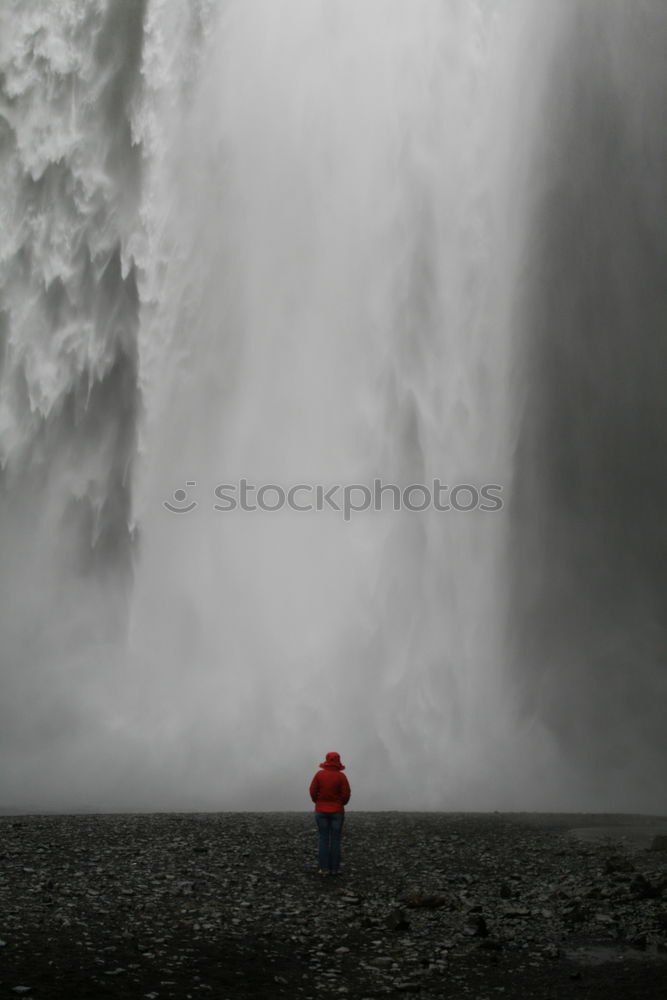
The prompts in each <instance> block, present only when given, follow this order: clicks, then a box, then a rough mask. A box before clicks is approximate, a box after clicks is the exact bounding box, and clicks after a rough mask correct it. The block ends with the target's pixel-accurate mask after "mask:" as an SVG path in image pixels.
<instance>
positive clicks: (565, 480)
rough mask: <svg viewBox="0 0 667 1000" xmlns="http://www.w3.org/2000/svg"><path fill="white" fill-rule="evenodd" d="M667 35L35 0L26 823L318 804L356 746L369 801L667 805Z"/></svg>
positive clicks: (433, 18) (563, 23)
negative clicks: (494, 504) (488, 488)
mask: <svg viewBox="0 0 667 1000" xmlns="http://www.w3.org/2000/svg"><path fill="white" fill-rule="evenodd" d="M666 43H667V11H665V10H664V9H663V5H662V3H661V2H659V0H638V2H635V3H633V4H632V5H630V4H628V3H627V2H625V0H544V2H542V3H541V4H540V5H539V6H538V5H537V4H535V3H533V2H529V0H476V2H471V0H448V2H447V3H442V2H441V0H414V2H411V3H410V4H407V3H405V2H404V0H362V2H355V3H352V0H326V2H325V0H284V2H283V3H281V4H276V3H274V2H271V0H219V2H216V0H198V2H192V3H188V4H183V3H181V2H179V0H147V2H145V3H141V2H138V0H137V2H135V0H63V2H62V3H58V4H52V3H47V2H46V0H21V2H20V3H19V2H18V0H14V2H12V0H4V3H3V5H2V7H1V8H0V69H1V70H2V76H1V77H0V167H1V169H0V289H1V296H2V297H1V299H0V347H1V351H0V358H1V368H0V458H1V461H2V480H1V489H0V560H1V562H0V571H1V579H0V588H1V589H0V665H1V683H2V690H1V700H0V713H1V716H0V723H1V725H0V753H1V755H2V756H1V761H0V765H1V767H0V808H4V809H17V810H21V809H61V810H69V809H139V810H142V809H143V810H152V809H190V808H194V809H229V808H233V809H260V810H264V809H281V808H283V809H294V808H308V807H309V803H308V800H307V797H306V786H307V783H308V781H309V779H310V777H311V775H312V772H313V771H314V769H315V768H316V766H317V764H318V762H319V761H320V760H321V759H323V754H324V753H325V752H326V751H327V750H331V749H336V750H338V751H340V753H341V755H342V757H343V760H344V761H346V762H347V764H348V774H349V777H350V780H351V783H352V787H353V800H352V804H353V805H356V806H357V807H358V808H366V809H373V808H385V809H404V808H405V809H407V808H410V809H463V808H474V809H496V808H502V809H523V808H526V809H582V810H583V809H585V810H594V809H608V810H615V811H618V810H623V809H625V810H643V811H651V812H663V811H664V810H665V793H664V781H663V778H662V776H663V774H664V768H665V763H666V760H665V758H666V757H667V744H666V742H665V739H664V735H663V730H664V725H663V719H664V708H665V700H666V695H667V685H666V680H665V678H666V676H667V674H666V672H665V663H664V657H665V653H664V650H665V648H667V646H666V643H665V621H666V619H665V612H664V602H665V595H667V587H666V586H665V585H666V584H667V580H666V579H665V575H666V573H667V570H666V569H665V566H666V563H665V542H666V538H665V519H664V516H663V508H664V506H665V500H666V499H667V496H666V493H667V490H666V489H665V473H664V470H663V459H662V456H663V454H664V452H665V445H666V444H667V441H666V440H665V438H666V437H667V420H666V419H665V418H666V417H667V414H666V413H665V409H666V406H667V404H665V402H664V398H665V397H664V393H663V384H662V383H663V379H664V371H665V361H666V360H667V359H666V358H665V354H666V353H667V349H666V347H665V337H664V330H665V322H666V319H667V308H666V307H667V302H666V299H667V285H666V284H665V282H664V274H665V264H666V263H667V260H666V257H667V222H666V219H667V216H666V215H665V213H664V202H665V173H664V165H665V161H666V155H667V125H666V124H665V119H664V114H663V110H664V109H663V104H664V94H665V92H666V88H667V64H666V61H665V57H664V52H665V51H666V48H665V45H666ZM241 477H245V478H247V479H248V480H250V481H251V482H255V483H258V484H261V483H270V482H274V483H277V484H281V485H283V486H285V487H289V486H290V485H292V484H295V483H299V482H301V483H313V484H315V483H322V484H324V485H325V486H328V485H331V484H334V483H343V484H344V483H355V482H356V483H372V481H373V479H374V478H375V477H381V478H382V479H383V481H384V482H396V483H398V484H401V485H407V484H409V483H425V484H428V483H429V482H431V481H432V480H433V478H435V477H437V478H439V479H441V480H442V481H443V482H445V483H448V484H449V485H450V486H451V485H453V484H455V483H466V482H467V483H474V484H478V485H481V484H483V483H496V484H500V485H501V486H502V488H503V499H504V507H503V509H502V510H501V511H499V512H495V513H483V512H481V511H474V512H469V513H463V512H457V511H450V512H446V513H444V512H437V511H433V510H429V511H425V512H423V513H411V512H393V511H391V510H384V511H382V512H379V513H378V512H370V511H367V512H363V513H359V514H357V515H355V516H353V518H352V520H351V521H350V523H345V521H344V520H343V517H342V515H341V514H337V513H335V512H334V511H323V512H320V513H294V512H290V511H278V512H275V513H243V512H240V511H234V512H220V511H216V510H214V508H213V504H214V502H215V496H214V493H213V491H214V489H215V487H216V485H217V484H220V483H234V482H236V481H238V480H239V479H240V478H241ZM186 483H191V484H194V485H190V486H187V487H186ZM179 489H187V502H190V501H192V502H196V503H197V507H196V508H194V509H193V510H192V511H190V512H189V513H172V512H170V511H169V510H167V509H165V507H164V505H163V504H164V502H165V501H170V502H172V503H173V502H174V493H175V491H177V490H179ZM185 503H186V501H183V504H185Z"/></svg>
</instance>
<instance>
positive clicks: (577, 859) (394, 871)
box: [0, 811, 667, 1000]
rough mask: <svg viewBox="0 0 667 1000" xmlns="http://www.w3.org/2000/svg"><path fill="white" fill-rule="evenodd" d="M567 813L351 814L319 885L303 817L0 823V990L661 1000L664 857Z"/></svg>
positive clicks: (223, 999) (77, 994) (94, 997)
mask: <svg viewBox="0 0 667 1000" xmlns="http://www.w3.org/2000/svg"><path fill="white" fill-rule="evenodd" d="M590 821H591V818H590V817H588V818H587V820H586V822H590ZM605 822H606V823H607V824H609V823H611V826H612V828H613V821H611V820H610V818H609V817H606V818H605ZM623 822H625V823H627V822H628V818H627V817H624V818H623ZM584 825H585V823H584V822H582V818H581V817H549V816H527V815H525V816H524V815H522V816H517V815H501V814H480V815H471V814H444V813H357V812H354V811H352V812H349V813H348V815H347V818H346V825H345V833H344V846H343V852H344V856H343V874H342V875H341V876H340V877H339V878H333V877H322V876H318V875H317V873H316V858H315V848H316V833H315V827H314V822H313V817H312V814H310V813H265V814H262V813H223V814H203V815H199V814H197V815H195V814H188V815H173V814H171V815H170V814H158V815H102V816H25V817H0V861H1V862H2V867H1V873H0V993H1V994H2V995H3V996H8V997H11V996H14V997H16V996H26V997H33V996H34V997H36V998H38V997H42V998H47V997H48V998H60V997H63V998H68V1000H79V998H89V1000H100V998H105V997H109V998H121V997H123V998H146V1000H166V998H174V1000H176V998H178V1000H189V998H200V997H211V998H215V1000H237V998H238V1000H241V998H260V997H261V998H265V997H266V998H269V997H290V998H304V1000H315V998H320V997H321V998H328V997H331V998H333V997H348V998H350V1000H364V998H367V1000H371V998H378V997H385V996H387V997H390V996H397V997H398V996H401V995H407V996H412V995H414V996H418V997H420V998H422V1000H431V998H433V1000H435V998H438V1000H440V998H442V997H447V998H450V1000H457V998H461V1000H463V998H471V1000H491V998H498V997H503V998H514V997H516V998H519V997H521V1000H526V998H530V997H534V998H545V1000H546V998H549V1000H558V998H561V997H562V998H563V1000H565V998H568V1000H569V998H570V997H572V996H573V995H575V994H576V996H578V997H600V998H602V997H604V998H605V1000H614V998H616V997H618V998H619V1000H633V998H637V1000H640V998H641V1000H653V998H655V1000H658V998H660V1000H664V998H665V997H666V996H667V851H665V850H662V849H660V848H656V847H654V846H653V845H652V846H653V849H641V850H639V849H637V848H636V847H634V846H633V845H632V844H631V843H630V842H624V841H618V840H616V839H614V838H613V837H612V836H605V837H604V838H602V839H598V840H595V839H590V840H586V839H580V838H578V837H575V836H572V835H571V834H570V833H569V832H568V828H569V827H573V826H584ZM664 825H666V826H667V824H664Z"/></svg>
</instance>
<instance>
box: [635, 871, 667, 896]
mask: <svg viewBox="0 0 667 1000" xmlns="http://www.w3.org/2000/svg"><path fill="white" fill-rule="evenodd" d="M630 892H631V894H632V895H633V896H634V898H635V899H657V898H658V896H660V894H661V892H660V889H659V888H658V887H657V886H654V885H651V883H650V882H649V880H648V879H647V878H645V877H644V876H643V875H636V876H635V877H634V878H633V880H632V882H631V883H630Z"/></svg>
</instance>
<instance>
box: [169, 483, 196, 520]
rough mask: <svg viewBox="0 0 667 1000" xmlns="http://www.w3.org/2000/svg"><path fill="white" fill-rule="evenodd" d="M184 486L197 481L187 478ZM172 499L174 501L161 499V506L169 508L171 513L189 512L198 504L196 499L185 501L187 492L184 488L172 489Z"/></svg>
mask: <svg viewBox="0 0 667 1000" xmlns="http://www.w3.org/2000/svg"><path fill="white" fill-rule="evenodd" d="M185 485H186V486H196V485H197V483H196V482H194V481H193V480H189V481H188V482H187V483H186V484H185ZM173 499H174V501H175V503H173V504H172V503H170V502H169V500H163V501H162V506H163V507H166V509H167V510H170V511H171V512H172V514H189V513H190V511H191V510H194V509H195V507H197V506H198V504H197V501H196V500H192V501H191V502H190V503H187V499H188V494H187V491H186V490H180V489H179V490H174V495H173Z"/></svg>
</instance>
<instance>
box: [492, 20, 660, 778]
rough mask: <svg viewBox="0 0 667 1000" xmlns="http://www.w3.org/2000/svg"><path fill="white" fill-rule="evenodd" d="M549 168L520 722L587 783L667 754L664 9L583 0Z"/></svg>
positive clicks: (526, 495)
mask: <svg viewBox="0 0 667 1000" xmlns="http://www.w3.org/2000/svg"><path fill="white" fill-rule="evenodd" d="M568 16H569V25H568V31H567V32H565V34H564V38H563V45H562V50H561V52H560V54H559V57H558V58H557V60H556V61H555V64H554V68H553V79H552V82H551V86H550V89H549V91H548V97H547V99H546V102H545V107H544V116H543V131H542V134H541V135H539V136H538V137H537V140H536V141H537V144H538V145H537V146H536V148H535V158H536V161H537V162H538V164H539V169H540V171H541V174H542V178H543V182H542V187H541V191H540V193H539V196H537V197H536V198H535V201H534V204H533V205H532V206H531V209H530V211H531V214H530V222H529V228H528V234H527V244H526V248H525V253H526V267H525V271H524V281H525V284H524V286H523V290H522V293H521V294H522V302H521V315H520V319H519V323H520V329H521V336H520V337H519V338H518V339H517V352H518V353H517V358H516V362H515V371H516V372H517V398H518V400H519V406H520V413H519V418H520V422H519V426H520V433H519V438H518V443H517V449H516V452H515V467H514V476H515V481H514V488H513V502H512V514H513V521H512V529H511V552H512V555H511V564H512V565H513V608H512V613H511V616H510V621H511V642H510V650H511V656H512V667H511V669H512V670H513V671H514V673H515V677H516V679H517V682H518V685H519V689H520V692H521V693H520V701H521V705H522V709H523V711H524V713H525V714H526V715H528V716H531V717H537V718H538V719H539V720H541V721H542V722H544V723H546V724H547V726H548V727H549V728H550V729H551V730H552V732H553V733H554V734H555V735H556V737H557V738H558V739H559V741H560V742H561V744H562V747H563V749H564V750H565V752H566V753H571V754H572V757H573V759H574V760H575V761H577V763H578V766H579V767H581V769H582V772H584V773H588V775H589V777H594V776H595V775H596V774H598V773H599V774H601V775H602V774H604V773H610V772H611V771H613V769H614V768H621V769H622V768H624V767H625V766H626V765H627V764H628V762H630V761H632V760H634V761H635V762H636V763H638V764H639V769H638V772H639V773H642V772H643V774H644V776H645V778H646V781H647V786H650V783H651V782H654V785H655V782H656V779H657V777H658V775H657V770H655V771H653V773H652V770H651V769H652V767H653V766H654V765H655V764H656V763H657V758H658V757H659V756H660V754H661V753H662V754H663V755H664V753H665V749H666V744H665V740H664V704H665V694H666V693H667V670H666V669H665V668H666V666H667V614H666V610H667V609H666V603H667V465H666V462H665V456H666V455H667V391H666V389H667V385H666V382H667V378H666V376H667V280H666V279H667V212H666V211H665V205H666V204H667V169H666V168H667V119H666V118H665V115H664V103H665V94H666V93H667V60H665V57H664V52H665V47H666V45H667V11H666V10H665V9H664V7H663V5H661V4H659V3H657V2H653V0H650V2H646V3H641V4H636V5H635V4H632V5H629V4H616V3H613V4H607V3H603V2H597V3H589V2H588V0H586V2H584V0H581V2H576V3H572V4H570V5H569V10H568Z"/></svg>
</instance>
